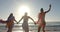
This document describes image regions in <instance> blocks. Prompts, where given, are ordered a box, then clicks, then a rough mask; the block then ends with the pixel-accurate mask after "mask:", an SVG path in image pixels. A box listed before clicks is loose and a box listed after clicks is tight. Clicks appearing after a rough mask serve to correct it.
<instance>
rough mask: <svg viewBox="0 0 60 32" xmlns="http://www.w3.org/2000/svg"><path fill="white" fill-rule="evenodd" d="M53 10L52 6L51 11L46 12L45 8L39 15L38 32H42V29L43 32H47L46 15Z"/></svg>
mask: <svg viewBox="0 0 60 32" xmlns="http://www.w3.org/2000/svg"><path fill="white" fill-rule="evenodd" d="M50 9H51V5H49V10H48V11H45V12H44V10H43V8H41V10H40V11H41V13H39V15H38V21H37V24H38V32H40V29H41V28H42V30H43V32H45V30H44V29H45V26H46V22H45V14H46V13H48V12H49V11H50Z"/></svg>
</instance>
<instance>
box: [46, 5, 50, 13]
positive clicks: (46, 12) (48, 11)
mask: <svg viewBox="0 0 60 32" xmlns="http://www.w3.org/2000/svg"><path fill="white" fill-rule="evenodd" d="M50 10H51V4H50V5H49V10H48V11H46V12H45V13H47V12H49V11H50Z"/></svg>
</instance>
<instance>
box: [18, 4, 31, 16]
mask: <svg viewBox="0 0 60 32" xmlns="http://www.w3.org/2000/svg"><path fill="white" fill-rule="evenodd" d="M25 12H27V13H28V14H30V8H29V7H28V6H26V5H21V6H20V7H19V8H18V13H19V14H20V15H24V13H25Z"/></svg>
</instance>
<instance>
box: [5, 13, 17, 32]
mask: <svg viewBox="0 0 60 32" xmlns="http://www.w3.org/2000/svg"><path fill="white" fill-rule="evenodd" d="M14 21H15V22H17V21H16V20H15V17H14V16H13V13H11V14H10V15H9V17H8V19H7V24H6V27H7V28H8V31H7V32H12V28H13V26H14Z"/></svg>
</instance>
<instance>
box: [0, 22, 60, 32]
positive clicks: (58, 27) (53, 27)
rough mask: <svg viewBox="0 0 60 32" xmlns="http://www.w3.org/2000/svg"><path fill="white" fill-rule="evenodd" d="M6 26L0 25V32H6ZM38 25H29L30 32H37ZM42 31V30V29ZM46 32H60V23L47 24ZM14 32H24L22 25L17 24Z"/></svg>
mask: <svg viewBox="0 0 60 32" xmlns="http://www.w3.org/2000/svg"><path fill="white" fill-rule="evenodd" d="M5 25H6V24H2V23H0V32H6V31H7V28H6V27H5ZM37 28H38V25H34V23H29V31H30V32H37ZM41 31H42V29H41ZM45 31H59V32H60V22H46V27H45ZM13 32H23V29H22V23H19V24H15V25H14V28H13Z"/></svg>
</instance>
